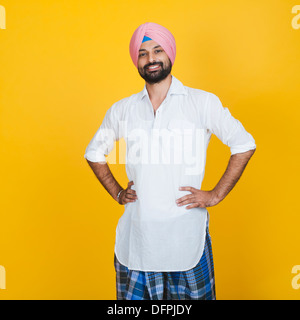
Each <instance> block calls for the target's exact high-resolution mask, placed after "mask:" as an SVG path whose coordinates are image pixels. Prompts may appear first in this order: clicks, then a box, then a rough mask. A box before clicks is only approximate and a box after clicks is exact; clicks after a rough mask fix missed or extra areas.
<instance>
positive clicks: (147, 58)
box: [138, 40, 172, 84]
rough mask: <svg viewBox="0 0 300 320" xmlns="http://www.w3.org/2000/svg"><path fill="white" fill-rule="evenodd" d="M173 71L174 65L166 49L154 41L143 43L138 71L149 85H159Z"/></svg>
mask: <svg viewBox="0 0 300 320" xmlns="http://www.w3.org/2000/svg"><path fill="white" fill-rule="evenodd" d="M171 70H172V63H171V61H170V59H169V57H168V55H167V54H166V52H165V51H164V49H163V48H162V47H161V46H160V45H159V44H158V43H157V42H155V41H154V40H149V41H146V42H143V43H142V45H141V48H140V50H139V57H138V71H139V74H140V76H141V77H142V78H143V79H144V80H145V81H146V82H148V83H150V84H153V83H159V82H160V81H162V80H164V79H165V78H166V77H167V76H168V75H169V74H170V73H171Z"/></svg>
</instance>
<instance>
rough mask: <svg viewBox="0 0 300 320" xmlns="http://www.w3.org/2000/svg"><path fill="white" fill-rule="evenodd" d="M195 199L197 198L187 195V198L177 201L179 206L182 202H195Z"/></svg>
mask: <svg viewBox="0 0 300 320" xmlns="http://www.w3.org/2000/svg"><path fill="white" fill-rule="evenodd" d="M194 199H195V196H194V195H193V194H192V195H191V194H188V195H186V196H183V197H181V198H179V199H177V200H176V203H177V204H181V203H182V202H184V201H186V200H188V201H192V200H194Z"/></svg>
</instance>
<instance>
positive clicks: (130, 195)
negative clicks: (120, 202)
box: [125, 193, 137, 199]
mask: <svg viewBox="0 0 300 320" xmlns="http://www.w3.org/2000/svg"><path fill="white" fill-rule="evenodd" d="M125 197H126V198H127V199H137V196H136V195H134V194H130V193H126V195H125Z"/></svg>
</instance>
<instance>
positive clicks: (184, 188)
mask: <svg viewBox="0 0 300 320" xmlns="http://www.w3.org/2000/svg"><path fill="white" fill-rule="evenodd" d="M179 190H180V191H190V192H195V191H196V189H195V188H193V187H179Z"/></svg>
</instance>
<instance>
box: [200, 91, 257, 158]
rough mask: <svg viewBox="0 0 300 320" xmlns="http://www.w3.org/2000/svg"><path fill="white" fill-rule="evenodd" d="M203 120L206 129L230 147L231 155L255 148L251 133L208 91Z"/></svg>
mask: <svg viewBox="0 0 300 320" xmlns="http://www.w3.org/2000/svg"><path fill="white" fill-rule="evenodd" d="M205 122H206V126H207V129H208V130H209V131H210V132H211V133H213V134H215V135H216V136H217V137H218V138H219V139H220V140H221V141H222V142H223V143H224V144H226V145H227V146H228V147H229V148H230V152H231V155H233V154H236V153H243V152H246V151H249V150H253V149H256V144H255V140H254V138H253V137H252V135H251V134H250V133H249V132H247V131H246V130H245V128H244V127H243V125H242V124H241V122H240V121H239V120H237V119H235V118H234V117H233V116H232V115H231V113H230V111H229V110H228V108H224V107H223V105H222V103H221V101H220V99H219V98H218V97H217V96H216V95H215V94H213V93H208V97H207V103H206V114H205Z"/></svg>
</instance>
